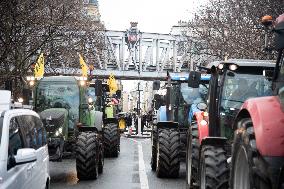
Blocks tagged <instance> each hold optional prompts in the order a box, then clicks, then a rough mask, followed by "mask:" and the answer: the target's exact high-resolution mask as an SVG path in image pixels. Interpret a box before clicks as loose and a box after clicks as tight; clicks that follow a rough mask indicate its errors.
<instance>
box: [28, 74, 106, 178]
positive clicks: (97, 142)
mask: <svg viewBox="0 0 284 189" xmlns="http://www.w3.org/2000/svg"><path fill="white" fill-rule="evenodd" d="M97 91H98V89H96V88H95V86H93V85H89V86H87V81H86V80H85V79H83V78H82V77H73V76H50V77H43V78H42V79H40V80H39V81H37V82H36V84H35V87H34V92H33V94H34V97H33V98H34V107H35V110H36V111H37V112H39V113H40V115H41V118H42V120H43V123H44V125H45V128H46V130H47V132H48V147H49V153H50V155H51V157H52V159H54V160H59V161H60V160H61V159H62V155H63V153H64V152H75V155H76V169H77V177H78V179H80V180H88V179H96V178H97V177H98V174H99V173H102V172H103V166H104V149H103V137H102V136H103V128H102V126H103V113H102V112H100V111H99V107H98V105H97V104H98V103H97V101H98V98H96V97H97V94H96V93H97Z"/></svg>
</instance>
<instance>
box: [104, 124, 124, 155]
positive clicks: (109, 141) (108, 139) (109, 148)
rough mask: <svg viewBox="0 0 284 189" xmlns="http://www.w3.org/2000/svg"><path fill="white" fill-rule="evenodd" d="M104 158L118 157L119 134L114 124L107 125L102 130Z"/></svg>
mask: <svg viewBox="0 0 284 189" xmlns="http://www.w3.org/2000/svg"><path fill="white" fill-rule="evenodd" d="M103 141H104V155H105V157H118V153H119V151H120V133H119V130H118V127H117V124H116V123H108V124H106V126H105V127H104V129H103Z"/></svg>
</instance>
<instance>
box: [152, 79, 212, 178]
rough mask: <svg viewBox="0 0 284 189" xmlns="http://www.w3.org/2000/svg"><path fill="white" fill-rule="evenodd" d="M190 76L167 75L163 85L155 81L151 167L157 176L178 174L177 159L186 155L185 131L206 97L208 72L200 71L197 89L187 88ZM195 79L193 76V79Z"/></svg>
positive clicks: (178, 165)
mask: <svg viewBox="0 0 284 189" xmlns="http://www.w3.org/2000/svg"><path fill="white" fill-rule="evenodd" d="M189 79H190V78H189V76H188V75H187V76H185V75H184V76H182V75H170V74H168V77H167V82H166V84H165V86H164V87H160V81H154V83H153V90H159V91H164V94H161V93H160V94H155V95H154V100H153V106H154V108H155V109H156V116H155V120H154V121H153V125H152V137H151V139H152V157H151V167H152V170H153V171H156V173H157V176H158V177H170V178H175V177H178V176H179V170H180V162H181V161H185V158H186V143H187V138H186V137H187V130H188V127H189V125H190V123H191V120H192V117H193V115H194V112H196V111H200V108H201V109H202V107H203V106H202V104H204V103H205V99H206V98H207V91H208V84H209V80H210V75H207V74H201V82H200V84H199V86H198V88H192V87H188V80H189ZM192 79H194V78H192Z"/></svg>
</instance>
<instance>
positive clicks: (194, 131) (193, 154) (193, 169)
mask: <svg viewBox="0 0 284 189" xmlns="http://www.w3.org/2000/svg"><path fill="white" fill-rule="evenodd" d="M187 140H188V142H187V153H186V180H187V182H186V184H187V188H192V187H194V186H197V185H198V162H199V146H200V145H199V135H198V125H197V124H196V123H193V124H192V125H191V126H190V128H189V132H188V136H187Z"/></svg>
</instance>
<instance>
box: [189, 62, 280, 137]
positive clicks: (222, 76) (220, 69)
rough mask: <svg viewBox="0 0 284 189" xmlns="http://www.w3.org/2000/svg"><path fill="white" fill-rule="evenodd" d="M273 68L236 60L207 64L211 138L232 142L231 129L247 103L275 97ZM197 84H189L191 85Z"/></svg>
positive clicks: (268, 63)
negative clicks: (222, 138) (259, 98)
mask: <svg viewBox="0 0 284 189" xmlns="http://www.w3.org/2000/svg"><path fill="white" fill-rule="evenodd" d="M274 66H275V64H274V63H273V62H272V61H264V60H236V59H231V60H228V61H226V62H222V61H217V62H212V63H210V64H208V66H207V70H208V71H209V72H210V73H211V80H210V82H209V95H208V108H207V111H208V113H209V120H207V121H209V135H210V136H216V137H217V136H222V137H226V138H231V137H232V135H233V128H232V127H231V125H232V123H233V121H234V118H235V116H236V115H237V113H238V111H239V110H240V108H241V106H242V104H243V103H244V101H245V100H246V99H249V98H254V97H261V96H269V95H271V94H272V90H271V85H272V82H271V79H272V75H271V72H273V69H274ZM194 84H195V83H192V82H191V80H189V85H194ZM210 115H214V116H210Z"/></svg>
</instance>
